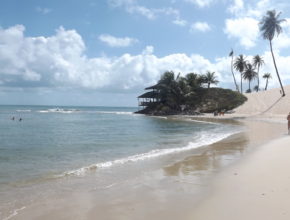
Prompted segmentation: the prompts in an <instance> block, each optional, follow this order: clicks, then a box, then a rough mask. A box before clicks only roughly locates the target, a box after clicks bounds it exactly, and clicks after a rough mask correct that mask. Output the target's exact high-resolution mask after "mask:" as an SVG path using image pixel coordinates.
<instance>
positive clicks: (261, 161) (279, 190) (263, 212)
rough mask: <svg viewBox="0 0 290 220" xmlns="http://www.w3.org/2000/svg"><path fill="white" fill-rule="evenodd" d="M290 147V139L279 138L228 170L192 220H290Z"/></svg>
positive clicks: (217, 179)
mask: <svg viewBox="0 0 290 220" xmlns="http://www.w3.org/2000/svg"><path fill="white" fill-rule="evenodd" d="M289 146H290V137H289V136H288V135H285V136H282V137H279V138H277V139H275V140H272V141H270V142H268V143H266V144H263V145H262V146H260V147H259V148H258V149H256V150H255V151H254V152H252V153H251V154H250V155H248V156H247V157H245V158H242V159H241V160H240V161H238V162H237V163H236V164H234V165H233V166H230V167H228V168H227V169H225V170H224V171H223V172H221V173H220V174H219V175H218V176H217V177H216V179H215V181H214V182H213V184H212V186H211V187H212V191H211V193H210V195H208V196H207V197H205V198H204V199H203V200H202V201H201V202H200V203H199V204H198V206H197V207H195V208H194V209H193V211H192V214H191V215H190V216H191V219H196V220H202V219H207V220H211V219H214V220H227V219H237V220H239V219H241V220H242V219H264V220H268V219H269V220H272V219H277V220H284V219H285V220H286V219H289V216H290V212H289V206H290V187H289V185H290V175H289V173H288V172H287V168H288V167H289V155H290V148H289Z"/></svg>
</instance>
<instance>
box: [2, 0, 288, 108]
mask: <svg viewBox="0 0 290 220" xmlns="http://www.w3.org/2000/svg"><path fill="white" fill-rule="evenodd" d="M0 4H1V5H0V104H42V105H43V104H52V105H109V106H136V105H137V100H136V96H138V95H139V94H141V93H142V92H143V88H144V87H146V86H148V85H152V84H154V83H156V82H157V80H158V79H159V78H160V75H161V74H162V73H163V72H164V71H167V70H173V71H175V72H176V73H178V72H181V73H182V74H186V73H189V72H197V73H205V72H206V71H207V70H209V71H214V72H216V74H217V76H218V78H219V80H220V82H221V83H220V85H219V86H222V87H225V88H233V82H232V81H233V80H232V76H231V72H230V58H229V57H228V54H229V52H230V50H231V48H233V49H234V52H235V55H239V54H244V55H246V56H247V59H248V60H249V61H250V60H251V59H252V56H253V55H256V54H260V55H261V56H263V58H264V60H265V64H266V65H264V66H263V67H262V69H261V74H263V73H265V72H270V73H272V75H273V79H272V80H271V81H270V87H277V86H278V82H277V79H276V76H275V72H274V68H273V64H272V61H271V56H270V53H269V48H268V42H267V41H265V40H263V39H261V37H260V33H259V29H258V22H259V21H260V20H261V18H262V16H263V15H264V14H265V12H266V11H267V10H272V9H276V10H277V11H282V16H281V17H282V18H285V19H286V20H287V22H285V23H284V24H283V30H284V32H283V34H281V35H280V36H279V37H278V38H277V39H275V40H274V48H275V53H276V56H277V63H278V67H279V69H280V72H281V75H282V80H283V83H284V84H289V83H290V70H288V69H289V68H288V66H287V64H288V63H289V62H290V56H289V53H288V51H289V47H290V3H289V2H288V1H287V0H159V1H154V0H146V1H145V0H98V1H93V0H82V1H80V0H62V1H59V0H50V1H45V0H42V1H39V0H37V1H36V0H34V1H32V0H26V1H19V0H0ZM288 20H289V21H288ZM236 77H239V74H238V73H236ZM261 81H262V82H261V83H262V84H263V83H264V81H263V80H261ZM253 84H254V83H253ZM245 86H246V84H245Z"/></svg>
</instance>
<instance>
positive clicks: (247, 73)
mask: <svg viewBox="0 0 290 220" xmlns="http://www.w3.org/2000/svg"><path fill="white" fill-rule="evenodd" d="M257 76H258V74H257V72H255V69H254V67H253V65H252V64H250V63H247V64H246V66H245V70H244V72H243V78H244V79H245V80H248V81H249V90H248V91H249V92H251V81H252V80H253V79H255V78H256V77H257Z"/></svg>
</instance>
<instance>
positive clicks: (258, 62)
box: [253, 55, 265, 92]
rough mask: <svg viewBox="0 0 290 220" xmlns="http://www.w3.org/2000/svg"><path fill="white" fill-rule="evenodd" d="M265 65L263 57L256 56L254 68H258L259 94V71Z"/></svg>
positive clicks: (258, 88)
mask: <svg viewBox="0 0 290 220" xmlns="http://www.w3.org/2000/svg"><path fill="white" fill-rule="evenodd" d="M263 64H265V62H264V60H263V57H260V56H259V55H256V56H254V57H253V66H254V67H255V68H257V69H258V71H257V74H258V75H257V79H258V85H257V86H258V87H257V90H256V91H257V92H258V91H259V90H260V77H259V70H260V67H261V66H262V65H263Z"/></svg>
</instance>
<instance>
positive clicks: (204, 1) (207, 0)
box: [184, 0, 214, 8]
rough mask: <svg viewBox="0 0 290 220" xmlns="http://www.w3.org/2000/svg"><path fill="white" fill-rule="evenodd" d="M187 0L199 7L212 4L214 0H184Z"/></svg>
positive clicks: (186, 0)
mask: <svg viewBox="0 0 290 220" xmlns="http://www.w3.org/2000/svg"><path fill="white" fill-rule="evenodd" d="M184 1H185V2H189V3H192V4H194V5H196V6H198V7H199V8H204V7H207V6H210V5H211V4H212V3H213V2H214V1H213V0H184Z"/></svg>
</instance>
